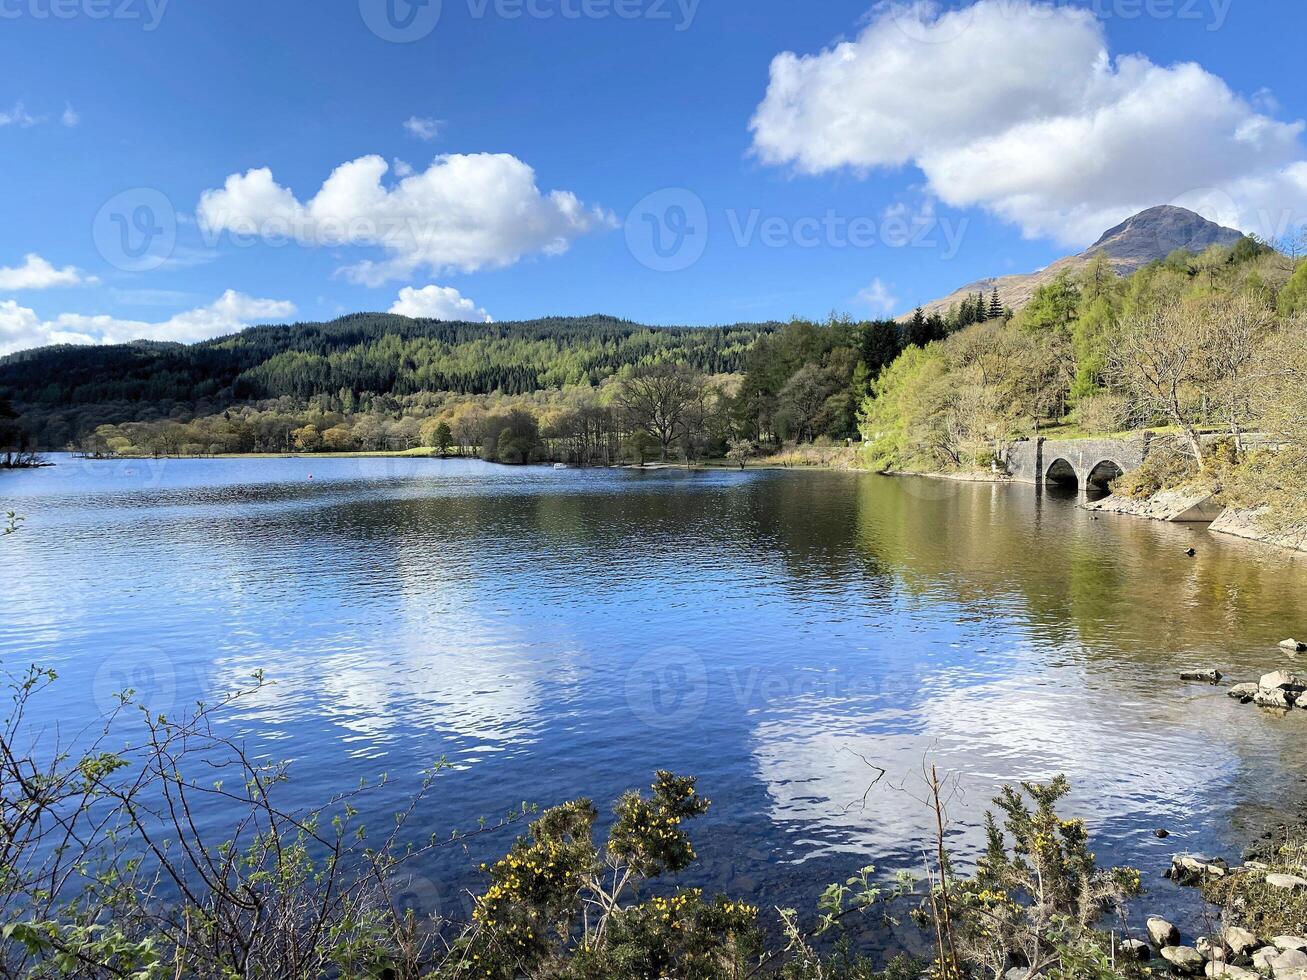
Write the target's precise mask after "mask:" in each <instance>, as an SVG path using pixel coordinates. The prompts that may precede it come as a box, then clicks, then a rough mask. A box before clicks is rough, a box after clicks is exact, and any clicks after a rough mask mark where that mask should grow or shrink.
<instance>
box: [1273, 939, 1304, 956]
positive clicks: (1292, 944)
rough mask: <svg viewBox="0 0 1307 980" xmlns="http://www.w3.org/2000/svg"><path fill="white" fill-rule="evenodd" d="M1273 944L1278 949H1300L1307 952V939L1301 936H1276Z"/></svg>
mask: <svg viewBox="0 0 1307 980" xmlns="http://www.w3.org/2000/svg"><path fill="white" fill-rule="evenodd" d="M1271 945H1272V946H1274V947H1275V948H1276V949H1282V950H1283V949H1300V950H1302V951H1303V952H1304V953H1307V939H1303V938H1302V937H1301V936H1274V937H1272V939H1271Z"/></svg>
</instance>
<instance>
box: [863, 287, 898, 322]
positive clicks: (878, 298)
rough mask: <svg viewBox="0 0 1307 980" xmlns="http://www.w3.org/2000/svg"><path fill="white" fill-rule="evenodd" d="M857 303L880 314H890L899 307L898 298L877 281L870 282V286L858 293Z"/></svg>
mask: <svg viewBox="0 0 1307 980" xmlns="http://www.w3.org/2000/svg"><path fill="white" fill-rule="evenodd" d="M858 302H859V303H861V304H863V305H864V306H867V307H870V308H871V310H872V312H873V313H880V314H886V313H892V312H893V311H894V310H895V309H896V308H897V307H898V305H899V301H898V298H897V297H895V295H894V294H893V293H892V292H890V288H889V287H888V286H886V285H885V283H883V282H881V281H880V280H879V279H873V280H871V284H870V285H869V286H867V288H866V289H864V290H862V291H861V292H860V293H858Z"/></svg>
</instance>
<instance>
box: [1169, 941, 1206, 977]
mask: <svg viewBox="0 0 1307 980" xmlns="http://www.w3.org/2000/svg"><path fill="white" fill-rule="evenodd" d="M1162 959H1164V960H1166V962H1168V963H1170V964H1171V966H1172V967H1173V968H1174V969H1175V970H1176V972H1177V973H1183V974H1184V975H1186V976H1198V975H1199V974H1200V973H1202V972H1203V967H1204V966H1206V965H1207V960H1205V959H1204V958H1203V954H1202V953H1200V952H1198V950H1196V949H1193V948H1192V947H1190V946H1163V947H1162Z"/></svg>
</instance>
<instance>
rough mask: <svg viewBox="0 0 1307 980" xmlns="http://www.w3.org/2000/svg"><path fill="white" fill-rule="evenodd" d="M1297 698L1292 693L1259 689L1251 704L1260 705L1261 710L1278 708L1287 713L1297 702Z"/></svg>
mask: <svg viewBox="0 0 1307 980" xmlns="http://www.w3.org/2000/svg"><path fill="white" fill-rule="evenodd" d="M1297 699H1298V696H1297V695H1296V694H1294V693H1293V692H1292V691H1281V690H1273V691H1268V690H1266V689H1265V688H1259V689H1258V691H1257V693H1256V694H1254V695H1253V704H1256V705H1260V706H1261V707H1263V708H1279V709H1281V710H1284V711H1287V710H1288V709H1289V708H1292V707H1293V706H1294V704H1295V703H1296V702H1297Z"/></svg>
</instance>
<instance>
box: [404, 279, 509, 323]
mask: <svg viewBox="0 0 1307 980" xmlns="http://www.w3.org/2000/svg"><path fill="white" fill-rule="evenodd" d="M390 312H391V313H398V314H399V315H400V316H411V317H413V318H414V319H417V320H423V319H425V320H457V321H462V322H467V323H478V322H479V323H493V322H494V320H493V319H492V318H491V316H490V314H489V313H487V312H486V311H485V310H483V309H481V307H479V306H477V305H476V304H475V303H474V302H472V301H471V300H470V299H468V298H467V297H465V296H463V295H462V294H461V293H460V292H459V291H458V290H457V289H454V288H453V287H452V286H424V287H423V288H421V289H415V288H414V287H412V286H405V287H404V288H403V289H401V290H400V291H399V299H397V300H395V305H394V306H392V307H391V308H390Z"/></svg>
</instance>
